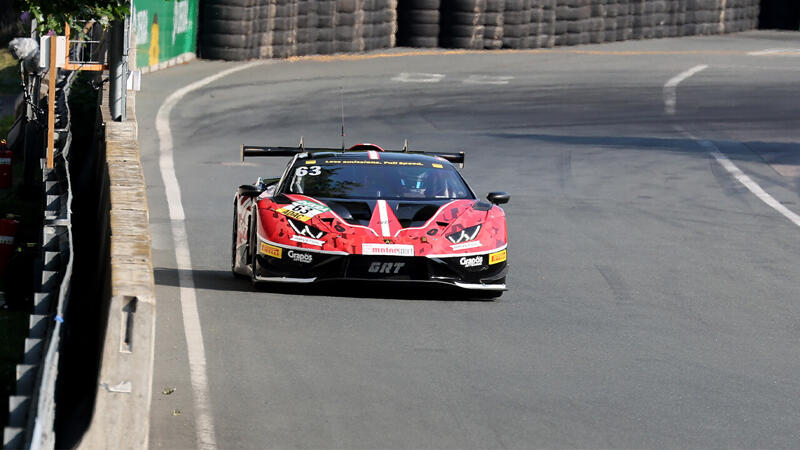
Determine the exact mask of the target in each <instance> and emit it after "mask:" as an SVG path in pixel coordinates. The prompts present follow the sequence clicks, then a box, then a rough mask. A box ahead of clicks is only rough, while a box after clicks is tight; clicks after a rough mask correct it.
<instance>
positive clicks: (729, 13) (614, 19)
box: [398, 0, 759, 49]
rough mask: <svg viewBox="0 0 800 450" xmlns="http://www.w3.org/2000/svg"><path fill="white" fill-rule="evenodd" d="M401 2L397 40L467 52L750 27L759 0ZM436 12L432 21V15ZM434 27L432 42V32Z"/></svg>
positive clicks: (713, 32) (436, 0)
mask: <svg viewBox="0 0 800 450" xmlns="http://www.w3.org/2000/svg"><path fill="white" fill-rule="evenodd" d="M402 3H404V4H405V5H408V6H403V5H401V6H400V8H401V9H400V11H399V12H398V17H399V23H398V27H399V30H400V34H399V38H398V42H399V44H400V45H410V46H419V47H432V46H434V45H436V44H438V45H439V46H442V47H451V48H469V49H478V48H485V49H498V48H512V49H525V48H546V47H553V46H562V45H580V44H590V43H601V42H614V41H623V40H628V39H651V38H663V37H678V36H693V35H703V34H718V33H730V32H737V31H745V30H751V29H754V28H756V27H757V25H758V23H757V22H758V13H759V0H441V1H439V0H406V2H402ZM437 4H438V6H439V9H438V11H437V10H436V9H435V7H436V6H437ZM404 8H406V9H404ZM424 8H428V9H424ZM423 11H424V12H423ZM437 13H438V14H437ZM437 16H438V17H439V22H438V23H437V22H435V20H434V19H435V18H436V17H437ZM437 28H438V31H439V35H438V39H437V38H435V37H434V35H435V31H436V30H437ZM480 36H483V39H482V40H483V44H482V45H481V42H480V41H481V39H480Z"/></svg>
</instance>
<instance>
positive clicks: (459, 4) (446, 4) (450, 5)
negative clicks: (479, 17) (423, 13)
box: [441, 0, 486, 12]
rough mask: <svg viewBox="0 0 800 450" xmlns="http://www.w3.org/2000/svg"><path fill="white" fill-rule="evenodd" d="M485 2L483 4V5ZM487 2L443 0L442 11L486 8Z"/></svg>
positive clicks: (467, 10) (477, 0) (465, 10)
mask: <svg viewBox="0 0 800 450" xmlns="http://www.w3.org/2000/svg"><path fill="white" fill-rule="evenodd" d="M481 3H483V5H481ZM485 7H486V4H485V3H484V2H482V1H481V0H442V8H441V9H442V11H448V12H449V11H463V12H471V11H475V10H483V9H485Z"/></svg>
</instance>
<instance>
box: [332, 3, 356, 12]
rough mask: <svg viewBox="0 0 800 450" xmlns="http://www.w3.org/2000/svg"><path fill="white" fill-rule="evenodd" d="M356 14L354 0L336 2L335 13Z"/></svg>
mask: <svg viewBox="0 0 800 450" xmlns="http://www.w3.org/2000/svg"><path fill="white" fill-rule="evenodd" d="M354 12H356V0H336V13H337V14H339V13H354Z"/></svg>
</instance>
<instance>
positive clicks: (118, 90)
mask: <svg viewBox="0 0 800 450" xmlns="http://www.w3.org/2000/svg"><path fill="white" fill-rule="evenodd" d="M125 22H127V18H126V19H125V20H124V21H114V22H113V23H112V25H111V43H110V46H109V49H108V53H109V59H110V63H109V67H108V72H109V80H110V89H109V98H108V100H109V106H110V108H111V118H112V119H114V121H116V122H124V121H125V119H126V117H125V94H126V89H127V87H126V85H127V73H126V72H127V57H126V55H127V53H128V52H127V43H126V42H125V37H126V36H125V35H126V34H127V33H126V31H127V27H126V26H125V25H126V23H125Z"/></svg>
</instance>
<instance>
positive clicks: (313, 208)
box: [277, 200, 331, 222]
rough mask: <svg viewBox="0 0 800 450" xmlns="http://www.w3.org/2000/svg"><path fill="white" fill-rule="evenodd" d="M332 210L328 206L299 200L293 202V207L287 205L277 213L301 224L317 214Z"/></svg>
mask: <svg viewBox="0 0 800 450" xmlns="http://www.w3.org/2000/svg"><path fill="white" fill-rule="evenodd" d="M330 210H331V209H330V208H328V207H327V206H325V205H320V204H319V203H314V202H310V201H308V200H298V201H296V202H292V204H291V205H287V206H284V207H283V208H280V209H278V210H277V212H279V213H281V214H283V215H284V216H287V217H291V218H292V219H297V220H299V221H301V222H308V221H309V220H311V218H312V217H314V216H316V215H317V214H322V213H324V212H328V211H330Z"/></svg>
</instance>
